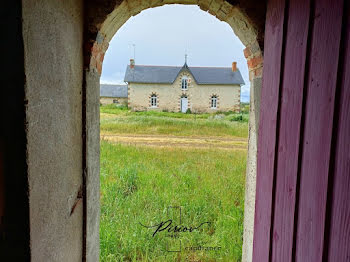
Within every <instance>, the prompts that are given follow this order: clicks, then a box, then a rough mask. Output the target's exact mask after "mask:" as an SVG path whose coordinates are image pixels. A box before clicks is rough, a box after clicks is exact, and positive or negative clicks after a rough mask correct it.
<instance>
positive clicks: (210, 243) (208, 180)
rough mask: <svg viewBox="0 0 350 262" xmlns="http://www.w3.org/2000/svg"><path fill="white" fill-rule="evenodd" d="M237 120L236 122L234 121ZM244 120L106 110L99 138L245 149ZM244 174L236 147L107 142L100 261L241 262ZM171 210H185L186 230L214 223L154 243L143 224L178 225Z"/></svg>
mask: <svg viewBox="0 0 350 262" xmlns="http://www.w3.org/2000/svg"><path fill="white" fill-rule="evenodd" d="M234 117H237V118H238V121H237V120H236V121H232V119H233V118H234ZM245 117H246V116H243V117H242V118H241V117H239V116H237V115H236V114H226V115H225V114H222V115H220V117H217V118H216V117H215V116H213V115H209V114H203V115H193V114H178V113H167V112H129V111H128V110H126V109H116V108H113V107H112V106H108V107H101V133H102V134H113V135H114V136H118V135H123V136H125V134H132V135H135V136H136V135H137V137H139V136H146V135H147V136H146V138H147V137H149V136H152V137H158V136H162V137H163V138H164V135H166V136H169V137H171V138H174V137H175V138H177V137H179V135H181V137H184V138H186V139H187V140H191V139H192V137H195V138H196V139H197V140H201V139H202V137H201V136H203V137H205V139H206V140H208V139H209V138H210V137H214V138H215V139H217V138H222V139H225V141H230V140H231V139H232V141H235V139H239V141H241V140H242V139H243V140H244V139H246V137H247V130H245V129H247V122H246V120H245ZM121 126H122V127H121ZM167 127H171V128H167ZM184 128H185V131H183V132H180V131H181V130H182V129H184ZM237 137H238V138H237ZM205 139H204V140H205ZM134 142H135V141H134ZM152 143H153V142H152ZM189 143H190V142H189ZM196 143H197V142H196ZM203 143H206V141H204V142H203ZM245 168H246V150H242V149H239V150H236V149H235V148H234V147H233V148H232V149H227V148H225V147H221V146H218V147H212V146H209V147H205V148H198V147H197V146H192V145H191V144H189V146H182V147H176V146H169V145H168V146H164V145H162V146H158V144H156V146H147V145H144V144H139V143H138V142H137V141H136V142H135V143H134V144H133V143H130V144H125V143H112V142H109V141H106V140H105V139H102V140H101V195H100V199H101V224H100V241H101V243H100V248H101V251H100V252H101V253H100V259H101V261H164V262H166V261H192V262H194V261H240V259H241V247H242V233H243V210H244V206H243V204H244V179H245ZM169 206H181V211H182V216H181V217H182V223H181V224H182V225H184V226H198V225H199V224H200V223H202V222H211V223H210V224H205V225H203V226H202V227H201V229H200V230H196V231H193V232H182V233H178V234H176V235H175V236H176V237H178V238H176V239H174V238H170V237H169V236H170V234H169V233H168V232H167V231H162V232H158V233H157V234H156V235H155V236H154V237H153V236H152V233H153V232H154V228H153V229H149V228H145V227H143V226H142V225H141V224H143V225H155V224H158V223H160V222H161V221H166V220H167V219H169V216H170V218H172V219H174V223H175V222H176V224H179V223H178V215H175V214H167V210H168V207H169ZM171 210H175V211H176V210H177V209H171ZM175 213H176V212H175ZM140 223H141V224H140ZM172 236H174V235H172ZM180 240H181V247H182V248H181V250H182V251H181V252H167V251H166V249H167V247H168V248H169V249H177V248H178V247H179V246H178V245H179V241H180ZM188 247H202V250H196V251H189V250H187V249H186V248H188ZM203 247H216V248H217V249H218V247H220V249H219V250H210V251H208V250H203Z"/></svg>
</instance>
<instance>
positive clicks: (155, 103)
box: [151, 94, 158, 107]
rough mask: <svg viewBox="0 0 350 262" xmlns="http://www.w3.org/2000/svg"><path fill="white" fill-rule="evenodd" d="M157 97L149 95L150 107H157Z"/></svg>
mask: <svg viewBox="0 0 350 262" xmlns="http://www.w3.org/2000/svg"><path fill="white" fill-rule="evenodd" d="M157 106H158V105H157V95H155V94H153V95H151V107H157Z"/></svg>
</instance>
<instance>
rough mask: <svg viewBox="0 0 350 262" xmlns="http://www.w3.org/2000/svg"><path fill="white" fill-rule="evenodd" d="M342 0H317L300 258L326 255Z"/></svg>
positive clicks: (302, 180)
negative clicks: (326, 222)
mask: <svg viewBox="0 0 350 262" xmlns="http://www.w3.org/2000/svg"><path fill="white" fill-rule="evenodd" d="M341 23H342V1H341V0H334V1H328V0H316V1H315V16H314V24H313V32H312V34H313V35H312V43H311V52H310V54H308V55H309V56H310V58H309V59H310V67H309V75H308V87H307V88H308V91H307V97H306V98H307V100H306V107H305V126H304V138H303V144H302V162H301V167H300V195H299V210H298V227H297V232H296V234H297V235H296V261H297V262H314V261H322V252H323V238H324V225H325V213H326V199H327V183H328V171H329V162H330V149H331V138H332V125H333V111H334V97H335V90H336V82H337V66H338V54H339V44H340V36H341Z"/></svg>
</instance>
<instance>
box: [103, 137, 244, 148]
mask: <svg viewBox="0 0 350 262" xmlns="http://www.w3.org/2000/svg"><path fill="white" fill-rule="evenodd" d="M101 139H102V140H107V141H110V142H115V143H121V144H129V145H130V144H131V145H144V146H154V147H187V148H215V149H224V150H247V146H248V145H247V139H245V138H240V137H232V138H231V137H230V138H228V137H214V136H210V137H209V136H190V137H188V136H167V135H144V134H137V135H130V134H101Z"/></svg>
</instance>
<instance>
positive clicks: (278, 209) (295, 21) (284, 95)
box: [272, 0, 310, 262]
mask: <svg viewBox="0 0 350 262" xmlns="http://www.w3.org/2000/svg"><path fill="white" fill-rule="evenodd" d="M309 18H310V1H309V0H291V1H290V2H289V8H288V25H287V32H285V34H286V40H285V52H284V69H283V80H282V86H281V103H280V129H279V137H278V139H279V141H278V158H277V168H276V178H275V179H276V183H275V184H276V189H275V190H276V191H275V203H274V204H275V208H274V211H275V212H274V218H273V234H272V261H276V262H279V261H284V262H288V261H291V259H292V248H293V232H294V211H295V193H296V183H297V175H298V156H299V139H300V121H301V115H302V102H303V88H304V79H305V78H304V77H305V61H306V51H307V40H308V29H309Z"/></svg>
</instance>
